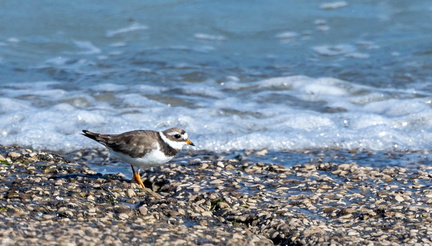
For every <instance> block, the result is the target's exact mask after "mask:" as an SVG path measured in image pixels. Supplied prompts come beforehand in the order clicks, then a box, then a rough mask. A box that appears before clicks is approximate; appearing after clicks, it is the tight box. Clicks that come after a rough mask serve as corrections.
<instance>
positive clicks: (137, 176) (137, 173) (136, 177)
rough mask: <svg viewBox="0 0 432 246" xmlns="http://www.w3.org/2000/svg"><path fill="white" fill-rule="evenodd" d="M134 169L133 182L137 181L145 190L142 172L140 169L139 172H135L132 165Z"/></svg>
mask: <svg viewBox="0 0 432 246" xmlns="http://www.w3.org/2000/svg"><path fill="white" fill-rule="evenodd" d="M131 168H132V173H133V177H132V180H135V181H136V182H137V183H138V184H139V185H140V186H141V187H142V188H143V189H145V188H146V187H145V185H144V183H143V182H142V181H141V175H140V170H139V168H138V172H135V169H134V167H133V166H132V165H131Z"/></svg>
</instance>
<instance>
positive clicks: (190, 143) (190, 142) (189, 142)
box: [185, 139, 195, 146]
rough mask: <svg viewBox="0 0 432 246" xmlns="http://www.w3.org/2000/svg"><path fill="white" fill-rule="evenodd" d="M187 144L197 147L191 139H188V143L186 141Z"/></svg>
mask: <svg viewBox="0 0 432 246" xmlns="http://www.w3.org/2000/svg"><path fill="white" fill-rule="evenodd" d="M185 142H186V143H187V144H189V145H192V146H195V144H194V143H192V141H190V140H189V139H186V141H185Z"/></svg>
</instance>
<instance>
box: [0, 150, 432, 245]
mask: <svg viewBox="0 0 432 246" xmlns="http://www.w3.org/2000/svg"><path fill="white" fill-rule="evenodd" d="M98 155H99V156H101V159H104V158H105V156H106V153H105V152H104V151H102V150H98V149H86V150H80V151H77V152H75V153H73V154H71V155H68V156H67V157H63V156H60V155H56V154H53V153H50V152H49V151H45V152H44V151H36V150H32V149H28V148H23V147H19V146H4V145H2V146H0V179H1V186H0V193H1V199H0V214H1V216H0V220H1V223H0V244H1V245H35V244H38V245H431V244H432V217H431V209H432V189H431V185H432V180H431V179H432V167H431V166H427V165H418V166H416V167H409V168H404V167H383V168H375V167H369V166H363V165H362V166H360V165H358V164H356V163H354V162H347V163H345V164H335V163H332V162H321V161H319V160H318V161H316V162H313V163H304V164H298V165H295V166H293V167H284V166H281V165H277V164H272V163H264V162H251V161H248V160H241V159H236V158H223V153H220V154H219V156H218V154H215V153H211V154H209V155H208V156H202V157H201V158H197V157H193V156H191V158H190V160H189V163H187V164H184V163H179V164H176V163H172V164H167V165H163V166H160V167H154V168H150V169H148V170H145V171H144V172H143V173H142V176H143V180H145V185H146V186H147V187H148V188H151V189H152V190H153V191H155V192H156V193H158V194H159V195H160V197H157V196H152V195H150V194H148V193H146V192H145V191H144V190H142V189H141V188H140V187H139V186H138V185H137V184H135V183H134V182H131V181H130V179H128V178H126V177H125V175H123V174H121V173H120V174H101V173H97V172H95V171H93V170H91V169H90V168H89V167H88V166H87V165H86V164H85V162H86V159H88V158H94V156H98Z"/></svg>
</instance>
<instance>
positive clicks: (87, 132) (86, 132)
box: [82, 130, 99, 141]
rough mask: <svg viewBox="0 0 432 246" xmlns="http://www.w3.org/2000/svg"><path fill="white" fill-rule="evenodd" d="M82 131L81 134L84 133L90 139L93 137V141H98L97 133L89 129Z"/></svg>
mask: <svg viewBox="0 0 432 246" xmlns="http://www.w3.org/2000/svg"><path fill="white" fill-rule="evenodd" d="M82 132H83V133H82V135H84V136H86V137H88V138H90V139H93V140H95V141H99V140H98V137H99V133H95V132H91V131H88V130H82Z"/></svg>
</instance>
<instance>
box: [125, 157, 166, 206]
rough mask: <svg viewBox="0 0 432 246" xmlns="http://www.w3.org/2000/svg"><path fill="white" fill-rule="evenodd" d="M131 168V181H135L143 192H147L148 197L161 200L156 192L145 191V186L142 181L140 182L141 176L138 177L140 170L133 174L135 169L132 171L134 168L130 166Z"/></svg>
mask: <svg viewBox="0 0 432 246" xmlns="http://www.w3.org/2000/svg"><path fill="white" fill-rule="evenodd" d="M131 168H132V173H133V177H132V180H135V181H136V182H137V183H138V184H139V185H140V186H141V187H142V188H143V189H144V191H145V192H147V193H149V194H150V195H152V196H154V197H156V198H159V199H160V198H161V196H160V195H159V194H157V193H156V192H154V191H152V190H150V189H147V188H146V187H145V185H144V183H143V182H142V180H141V176H140V172H139V171H140V170H139V168H138V172H135V169H134V167H133V166H132V165H131Z"/></svg>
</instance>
